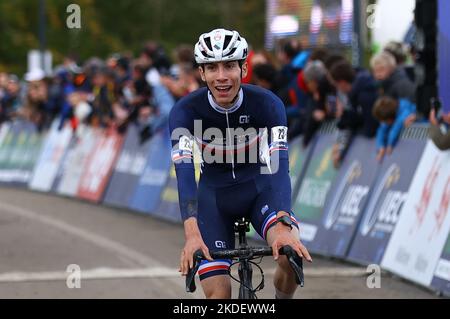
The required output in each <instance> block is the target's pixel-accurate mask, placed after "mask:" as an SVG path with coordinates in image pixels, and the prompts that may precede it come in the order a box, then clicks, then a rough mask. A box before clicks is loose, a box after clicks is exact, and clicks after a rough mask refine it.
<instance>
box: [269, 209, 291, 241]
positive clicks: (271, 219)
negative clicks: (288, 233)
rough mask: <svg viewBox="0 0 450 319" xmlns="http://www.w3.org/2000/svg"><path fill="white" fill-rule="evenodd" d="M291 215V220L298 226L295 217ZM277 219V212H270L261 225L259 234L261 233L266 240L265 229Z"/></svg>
mask: <svg viewBox="0 0 450 319" xmlns="http://www.w3.org/2000/svg"><path fill="white" fill-rule="evenodd" d="M290 216H291V220H292V221H293V222H294V225H293V226H295V227H297V228H298V221H297V219H295V217H294V216H292V215H290ZM276 220H277V212H272V213H270V214H269V216H267V218H266V220H265V221H264V223H263V225H262V227H261V234H262V235H263V238H264V239H265V240H266V239H267V231H268V230H269V228H270V226H272V225H273V223H275V221H276Z"/></svg>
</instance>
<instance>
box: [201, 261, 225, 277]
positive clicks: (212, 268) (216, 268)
mask: <svg viewBox="0 0 450 319" xmlns="http://www.w3.org/2000/svg"><path fill="white" fill-rule="evenodd" d="M230 266H231V260H227V259H216V260H214V261H208V260H203V261H202V262H201V265H200V267H199V268H198V274H199V276H200V279H201V280H202V279H205V278H207V277H209V276H213V275H219V274H228V269H229V268H230Z"/></svg>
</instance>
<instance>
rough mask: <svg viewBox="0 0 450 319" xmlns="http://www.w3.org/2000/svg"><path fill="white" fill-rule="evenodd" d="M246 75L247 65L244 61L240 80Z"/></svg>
mask: <svg viewBox="0 0 450 319" xmlns="http://www.w3.org/2000/svg"><path fill="white" fill-rule="evenodd" d="M247 73H248V63H247V61H245V62H244V63H242V65H241V79H243V78H245V77H246V76H247Z"/></svg>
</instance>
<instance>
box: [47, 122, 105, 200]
mask: <svg viewBox="0 0 450 319" xmlns="http://www.w3.org/2000/svg"><path fill="white" fill-rule="evenodd" d="M99 138H100V130H99V129H93V128H91V127H88V126H85V125H81V126H79V127H78V129H77V133H76V134H74V136H73V137H72V140H71V142H70V145H69V147H68V151H67V152H66V156H65V157H64V159H63V160H62V164H61V167H60V170H59V172H58V174H57V177H56V178H55V182H54V185H53V189H54V190H55V191H56V192H57V193H58V194H60V195H66V196H71V197H74V196H76V195H77V193H78V188H79V185H80V180H81V177H82V175H83V172H84V170H85V169H86V167H87V161H88V157H89V154H90V153H91V152H92V151H93V150H94V146H95V145H96V143H97V141H98V139H99Z"/></svg>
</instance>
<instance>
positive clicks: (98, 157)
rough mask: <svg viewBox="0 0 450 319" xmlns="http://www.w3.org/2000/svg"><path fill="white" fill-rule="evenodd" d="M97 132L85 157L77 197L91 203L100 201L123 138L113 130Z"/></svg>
mask: <svg viewBox="0 0 450 319" xmlns="http://www.w3.org/2000/svg"><path fill="white" fill-rule="evenodd" d="M94 130H96V129H94ZM99 130H100V132H99V138H98V140H97V142H96V143H95V145H94V147H93V150H92V152H90V154H89V155H88V157H87V161H86V168H85V170H84V171H83V175H82V176H81V179H80V184H79V186H78V195H77V197H79V198H82V199H86V200H89V201H92V202H100V201H101V199H102V197H103V193H104V191H105V189H106V186H107V185H108V182H109V179H110V177H111V174H112V171H113V169H114V165H115V163H116V160H117V158H118V156H119V154H120V150H121V148H122V144H123V136H122V135H121V134H119V133H118V132H117V130H116V129H115V128H110V129H105V130H103V129H99Z"/></svg>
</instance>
